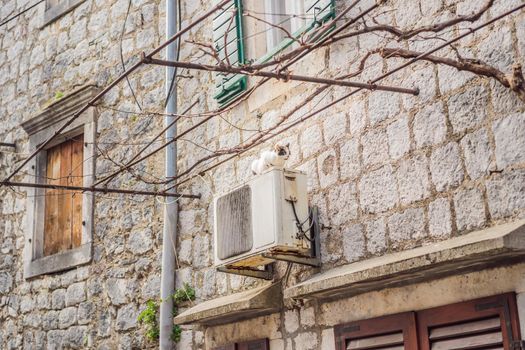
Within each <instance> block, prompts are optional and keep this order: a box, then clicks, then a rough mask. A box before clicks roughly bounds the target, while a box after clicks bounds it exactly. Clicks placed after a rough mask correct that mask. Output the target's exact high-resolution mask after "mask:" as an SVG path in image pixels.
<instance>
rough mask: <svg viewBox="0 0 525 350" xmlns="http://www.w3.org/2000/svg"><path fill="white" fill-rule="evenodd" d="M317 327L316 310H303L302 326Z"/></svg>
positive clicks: (310, 308)
mask: <svg viewBox="0 0 525 350" xmlns="http://www.w3.org/2000/svg"><path fill="white" fill-rule="evenodd" d="M314 325H315V308H314V307H313V306H310V307H307V308H302V309H301V326H303V327H312V326H314Z"/></svg>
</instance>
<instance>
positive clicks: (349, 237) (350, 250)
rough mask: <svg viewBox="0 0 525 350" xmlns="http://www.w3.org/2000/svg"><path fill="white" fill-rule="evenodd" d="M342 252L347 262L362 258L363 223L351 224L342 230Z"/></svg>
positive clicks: (363, 244) (363, 250)
mask: <svg viewBox="0 0 525 350" xmlns="http://www.w3.org/2000/svg"><path fill="white" fill-rule="evenodd" d="M343 254H344V257H345V259H346V261H348V262H353V261H356V260H359V259H360V258H362V257H363V256H364V254H365V236H364V232H363V225H361V224H357V225H351V226H350V227H348V228H346V229H345V230H343Z"/></svg>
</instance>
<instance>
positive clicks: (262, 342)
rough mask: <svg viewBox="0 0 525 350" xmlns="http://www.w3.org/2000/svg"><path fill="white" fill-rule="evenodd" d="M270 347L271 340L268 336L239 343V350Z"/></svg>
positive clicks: (258, 349) (256, 349)
mask: <svg viewBox="0 0 525 350" xmlns="http://www.w3.org/2000/svg"><path fill="white" fill-rule="evenodd" d="M269 349H270V341H269V340H268V339H266V338H265V339H257V340H251V341H247V342H242V343H237V350H269Z"/></svg>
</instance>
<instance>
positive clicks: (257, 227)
mask: <svg viewBox="0 0 525 350" xmlns="http://www.w3.org/2000/svg"><path fill="white" fill-rule="evenodd" d="M306 181H307V179H306V174H305V173H303V172H300V171H294V170H287V169H279V168H272V169H269V170H268V171H267V172H265V173H263V174H261V175H259V176H257V177H255V178H253V179H252V180H250V181H248V182H247V183H245V184H243V185H241V186H238V187H236V188H235V189H233V190H231V191H229V192H227V193H225V194H223V195H220V196H218V197H215V198H214V214H215V218H214V220H215V229H214V242H215V246H214V257H215V265H216V266H217V267H224V266H227V267H230V268H231V267H233V268H243V267H258V266H262V265H267V264H269V263H271V262H273V261H274V260H273V259H271V258H269V257H268V256H267V255H268V254H267V253H269V252H271V253H285V254H297V255H301V256H307V255H309V254H310V252H311V243H310V241H309V240H308V239H306V238H305V233H302V232H301V231H300V230H299V228H298V225H297V220H296V217H297V218H298V219H299V220H300V221H301V222H302V224H303V226H302V227H303V228H304V230H303V231H305V232H306V234H307V235H308V234H309V220H308V217H309V213H308V197H307V183H306ZM292 203H293V205H292ZM294 207H295V214H294Z"/></svg>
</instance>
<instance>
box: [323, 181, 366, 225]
mask: <svg viewBox="0 0 525 350" xmlns="http://www.w3.org/2000/svg"><path fill="white" fill-rule="evenodd" d="M328 199H329V202H330V203H332V206H331V207H330V210H329V215H330V222H331V224H332V225H341V224H343V223H345V222H347V221H349V220H354V219H356V218H357V214H358V212H357V211H358V207H359V204H358V202H357V196H356V188H355V185H354V184H353V183H350V182H348V183H345V184H342V185H336V186H335V187H333V188H332V189H331V190H330V192H329V193H328Z"/></svg>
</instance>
